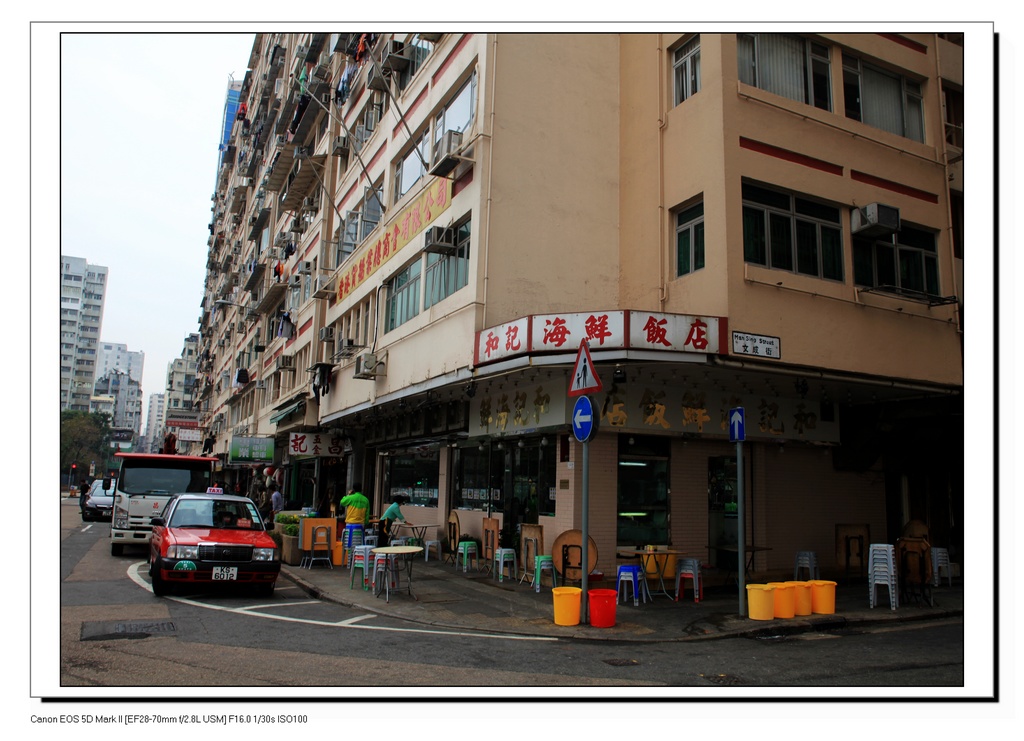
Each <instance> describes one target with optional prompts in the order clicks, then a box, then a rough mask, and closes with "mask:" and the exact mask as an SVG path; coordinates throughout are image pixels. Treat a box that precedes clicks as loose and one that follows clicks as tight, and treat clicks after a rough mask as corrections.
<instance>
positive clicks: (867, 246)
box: [853, 224, 939, 296]
mask: <svg viewBox="0 0 1024 741" xmlns="http://www.w3.org/2000/svg"><path fill="white" fill-rule="evenodd" d="M853 276H854V280H855V281H856V283H857V284H858V285H861V286H871V287H873V288H887V289H894V290H896V291H908V292H914V293H924V294H929V295H932V296H938V295H939V259H938V254H937V250H936V246H935V233H934V232H931V231H927V230H925V229H918V228H916V227H912V226H908V225H906V224H903V225H902V226H901V227H900V231H899V232H897V233H896V234H894V235H892V236H891V237H889V238H885V239H879V240H871V239H859V238H857V237H854V240H853Z"/></svg>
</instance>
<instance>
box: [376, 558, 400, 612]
mask: <svg viewBox="0 0 1024 741" xmlns="http://www.w3.org/2000/svg"><path fill="white" fill-rule="evenodd" d="M397 587H398V569H397V568H395V556H389V555H385V554H383V553H381V554H377V555H376V556H375V557H374V559H373V592H374V594H376V595H377V596H378V597H380V593H381V592H384V595H385V601H387V602H390V601H391V590H392V589H396V588H397Z"/></svg>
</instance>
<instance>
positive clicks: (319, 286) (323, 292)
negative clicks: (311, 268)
mask: <svg viewBox="0 0 1024 741" xmlns="http://www.w3.org/2000/svg"><path fill="white" fill-rule="evenodd" d="M333 286H334V279H333V278H331V277H330V276H328V275H318V276H317V278H316V282H315V283H314V284H313V298H332V297H333V296H334V288H333Z"/></svg>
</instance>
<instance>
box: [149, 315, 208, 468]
mask: <svg viewBox="0 0 1024 741" xmlns="http://www.w3.org/2000/svg"><path fill="white" fill-rule="evenodd" d="M199 341H200V337H199V335H198V334H196V333H194V332H193V333H191V334H189V335H188V336H187V337H185V341H184V343H183V344H182V348H181V355H180V356H179V357H177V358H174V359H173V360H172V361H171V362H169V363H168V364H167V392H166V394H165V396H164V420H163V421H164V429H163V430H161V432H160V437H159V439H160V440H162V439H163V435H164V433H165V432H166V431H167V428H169V427H173V428H175V432H176V434H177V437H178V440H179V443H180V444H179V446H178V449H179V450H180V451H182V452H185V451H186V450H187V449H188V447H187V446H188V444H189V443H193V442H198V441H199V437H198V434H199V433H198V428H199V413H198V411H196V410H195V408H194V405H193V397H194V394H195V387H196V365H197V361H196V358H197V354H198V348H199ZM184 430H188V432H184Z"/></svg>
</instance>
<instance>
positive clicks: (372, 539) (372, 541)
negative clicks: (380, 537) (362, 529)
mask: <svg viewBox="0 0 1024 741" xmlns="http://www.w3.org/2000/svg"><path fill="white" fill-rule="evenodd" d="M363 545H371V546H373V547H374V548H376V547H377V536H376V535H366V534H365V533H364V534H363Z"/></svg>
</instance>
